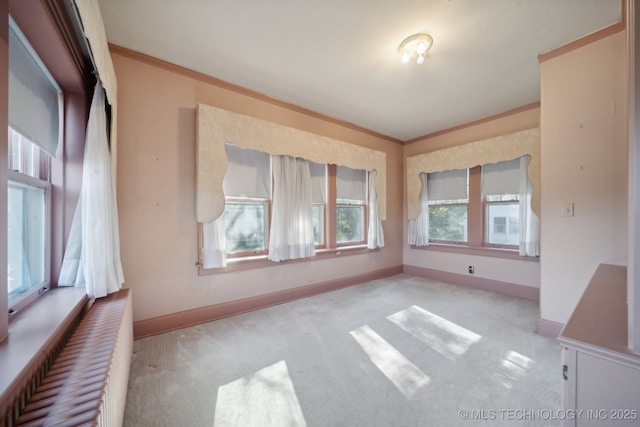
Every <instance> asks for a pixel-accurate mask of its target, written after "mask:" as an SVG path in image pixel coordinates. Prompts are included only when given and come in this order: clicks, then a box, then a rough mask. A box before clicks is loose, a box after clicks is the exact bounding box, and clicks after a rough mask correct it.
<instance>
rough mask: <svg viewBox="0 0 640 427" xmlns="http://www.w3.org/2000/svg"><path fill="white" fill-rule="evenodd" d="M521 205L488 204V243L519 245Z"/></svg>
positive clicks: (516, 203)
mask: <svg viewBox="0 0 640 427" xmlns="http://www.w3.org/2000/svg"><path fill="white" fill-rule="evenodd" d="M519 215H520V205H519V203H518V202H515V203H495V204H494V203H487V232H486V241H487V243H491V244H497V245H517V244H518V242H519V240H520V236H519Z"/></svg>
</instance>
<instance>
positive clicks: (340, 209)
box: [336, 205, 364, 243]
mask: <svg viewBox="0 0 640 427" xmlns="http://www.w3.org/2000/svg"><path fill="white" fill-rule="evenodd" d="M336 229H337V233H336V241H337V242H338V243H351V242H354V243H355V242H362V241H364V206H362V205H348V206H345V205H337V206H336Z"/></svg>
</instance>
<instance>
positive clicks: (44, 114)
mask: <svg viewBox="0 0 640 427" xmlns="http://www.w3.org/2000/svg"><path fill="white" fill-rule="evenodd" d="M12 22H13V21H12ZM61 100H62V91H61V90H60V89H59V87H58V85H57V83H55V81H54V80H53V78H52V77H51V75H50V74H49V72H48V71H47V69H46V68H45V67H44V65H43V64H42V62H41V61H40V59H39V58H38V56H37V54H36V53H35V51H33V48H32V47H31V45H30V44H29V43H28V42H27V40H26V39H25V37H24V35H23V34H22V32H21V31H20V29H18V28H17V26H16V25H15V24H12V25H10V26H9V126H11V127H12V128H13V129H15V130H16V131H17V132H18V133H20V134H22V135H24V136H25V137H26V138H27V139H29V140H30V141H32V142H34V143H35V144H37V145H38V146H39V147H40V148H42V149H43V150H44V151H46V152H47V153H49V154H51V155H52V156H55V155H56V150H57V148H58V141H59V139H60V131H59V126H60V122H61V117H60V113H61V109H60V108H59V106H60V104H61Z"/></svg>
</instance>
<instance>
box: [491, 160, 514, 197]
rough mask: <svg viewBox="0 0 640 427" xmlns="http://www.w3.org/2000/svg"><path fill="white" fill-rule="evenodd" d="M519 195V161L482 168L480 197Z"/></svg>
mask: <svg viewBox="0 0 640 427" xmlns="http://www.w3.org/2000/svg"><path fill="white" fill-rule="evenodd" d="M518 193H520V159H519V158H518V159H514V160H507V161H505V162H498V163H489V164H486V165H483V166H482V195H483V196H488V195H499V194H500V195H501V194H518Z"/></svg>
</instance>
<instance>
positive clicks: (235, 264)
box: [196, 163, 379, 276]
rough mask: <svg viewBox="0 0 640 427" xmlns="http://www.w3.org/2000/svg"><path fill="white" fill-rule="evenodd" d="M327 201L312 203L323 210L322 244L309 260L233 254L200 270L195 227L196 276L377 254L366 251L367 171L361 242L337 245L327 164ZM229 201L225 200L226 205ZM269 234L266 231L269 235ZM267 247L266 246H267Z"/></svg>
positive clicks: (331, 169) (332, 173)
mask: <svg viewBox="0 0 640 427" xmlns="http://www.w3.org/2000/svg"><path fill="white" fill-rule="evenodd" d="M326 168H327V175H326V176H327V187H326V191H327V195H326V196H327V201H326V202H325V203H322V204H321V203H314V204H313V205H322V206H323V208H322V209H323V216H324V227H323V228H324V230H323V231H324V232H323V235H324V244H320V245H314V246H315V248H316V254H315V255H314V256H312V257H308V258H299V259H290V260H285V261H281V262H273V261H270V260H268V259H267V255H268V248H267V251H264V252H263V253H253V252H247V253H236V254H227V266H226V267H221V268H204V267H203V266H202V255H201V254H202V248H203V246H204V244H203V234H202V233H203V232H202V229H203V227H202V223H198V224H197V233H198V261H197V262H196V266H197V268H198V275H199V276H202V275H209V274H221V273H228V272H232V271H241V270H249V269H254V268H263V267H268V266H275V265H280V264H283V263H297V262H309V261H315V260H320V259H327V258H333V257H336V256H345V255H359V254H365V253H369V252H375V251H378V250H379V248H376V249H369V248H368V247H367V239H368V229H369V179H368V178H369V171H366V172H367V173H366V186H367V187H366V188H367V191H366V197H367V200H366V201H364V203H362V204H358V206H363V207H364V224H363V227H364V230H363V234H364V240H362V241H358V242H345V243H342V244H338V242H337V225H336V223H337V219H336V214H337V211H336V209H337V205H338V203H337V198H336V194H337V193H336V172H337V165H336V164H331V163H327V164H326ZM229 199H232V198H231V197H230V198H226V197H225V201H226V200H229ZM235 199H238V198H235ZM268 203H269V218H271V204H272V200H271V199H268ZM270 226H271V222H270V221H269V224H268V227H269V228H270ZM269 231H270V230H268V232H269ZM267 246H268V244H267Z"/></svg>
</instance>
